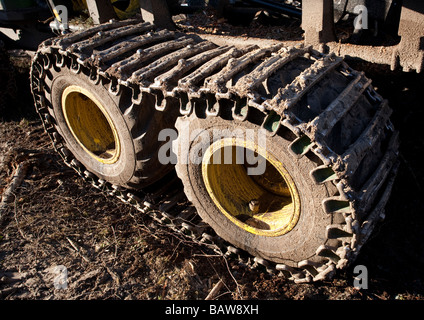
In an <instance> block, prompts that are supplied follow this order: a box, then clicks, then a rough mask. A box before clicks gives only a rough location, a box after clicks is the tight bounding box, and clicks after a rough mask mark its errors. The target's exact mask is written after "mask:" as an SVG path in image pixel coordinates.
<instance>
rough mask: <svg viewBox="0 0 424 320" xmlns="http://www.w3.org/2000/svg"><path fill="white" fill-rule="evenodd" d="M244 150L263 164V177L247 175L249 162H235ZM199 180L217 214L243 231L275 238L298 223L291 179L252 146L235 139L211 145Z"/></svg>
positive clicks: (273, 160) (297, 202) (269, 156)
mask: <svg viewBox="0 0 424 320" xmlns="http://www.w3.org/2000/svg"><path fill="white" fill-rule="evenodd" d="M246 150H247V151H248V152H250V153H251V154H254V155H256V157H257V158H258V159H259V163H262V165H263V163H264V162H265V164H266V166H265V167H264V168H265V170H264V172H263V174H261V175H249V174H248V171H247V168H248V164H247V162H249V161H246V160H245V161H244V162H243V159H247V157H246V156H241V157H239V158H237V157H238V156H237V155H243V154H244V155H245V154H246ZM252 152H254V153H252ZM229 154H230V155H231V161H228V159H229V158H228V155H229ZM240 159H241V161H240ZM250 162H251V161H250ZM256 166H257V165H256ZM202 177H203V182H204V184H205V187H206V190H207V192H208V193H209V195H210V197H211V199H212V201H213V202H214V204H215V205H216V206H217V207H218V209H219V210H220V212H222V213H223V214H224V215H225V216H226V217H227V218H228V219H229V220H230V221H231V222H232V223H234V224H235V225H237V226H238V227H240V228H241V229H243V230H245V231H248V232H250V233H253V234H255V235H260V236H268V237H277V236H281V235H283V234H285V233H287V232H289V231H291V230H292V229H293V228H294V227H295V225H296V223H297V221H298V219H299V215H300V198H299V193H298V191H297V188H296V185H295V184H294V181H293V179H292V177H291V176H290V175H289V173H288V172H287V170H286V169H285V168H284V167H283V165H282V164H281V162H279V161H278V160H277V159H276V158H275V157H274V156H273V155H272V154H270V153H269V152H267V151H266V150H264V149H263V148H261V147H260V146H258V145H257V144H255V143H253V142H250V141H244V140H240V139H237V138H225V139H221V140H218V141H216V142H214V143H213V144H212V145H211V146H209V147H208V148H207V149H206V151H205V155H204V157H203V160H202Z"/></svg>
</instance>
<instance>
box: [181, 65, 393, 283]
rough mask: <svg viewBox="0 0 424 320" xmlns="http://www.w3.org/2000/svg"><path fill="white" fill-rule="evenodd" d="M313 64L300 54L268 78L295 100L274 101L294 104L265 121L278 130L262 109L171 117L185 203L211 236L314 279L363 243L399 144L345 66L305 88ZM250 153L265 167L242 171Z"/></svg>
mask: <svg viewBox="0 0 424 320" xmlns="http://www.w3.org/2000/svg"><path fill="white" fill-rule="evenodd" d="M315 67H316V65H314V64H313V61H308V60H307V58H305V57H302V58H301V59H298V61H296V59H294V61H293V62H291V63H289V64H288V65H286V66H285V67H284V68H283V69H282V70H279V71H277V72H275V74H273V75H271V76H270V77H269V78H268V79H267V81H268V86H269V88H268V90H267V91H268V92H269V91H271V92H272V91H273V90H275V93H273V94H272V95H271V96H275V95H278V94H280V95H281V97H285V95H284V94H283V89H281V88H285V89H284V90H286V91H289V89H290V83H292V84H293V83H294V84H296V85H295V86H294V87H295V88H296V96H300V97H301V98H300V99H297V101H296V100H289V99H287V100H286V101H284V99H281V100H280V101H279V105H289V103H290V101H291V102H293V101H296V102H295V103H291V105H290V109H288V108H287V109H286V114H285V115H284V116H285V117H286V121H282V122H281V118H279V117H278V116H276V115H275V114H274V115H273V116H274V117H275V116H276V118H277V123H278V122H281V124H280V125H277V126H275V123H274V125H270V122H269V120H267V119H269V118H270V117H269V116H268V115H269V111H267V110H262V111H261V110H259V109H255V108H252V107H248V110H247V115H246V114H245V115H244V116H243V117H242V118H241V119H240V116H238V117H235V116H234V115H235V113H234V106H233V105H230V106H229V107H228V106H226V105H225V103H221V105H220V107H219V112H215V113H212V114H211V113H209V114H207V112H206V110H207V108H208V107H207V105H206V104H204V105H202V104H201V103H198V104H197V105H196V107H195V108H193V111H192V112H191V114H189V115H186V116H184V117H180V118H178V119H177V123H176V128H177V130H178V131H179V138H178V140H177V141H176V142H175V144H174V148H173V149H174V152H175V153H176V154H177V158H178V162H177V165H176V172H177V174H178V176H179V178H180V179H181V181H182V183H183V185H184V191H185V193H186V195H187V198H188V199H189V200H190V201H191V202H192V203H193V204H194V206H195V207H196V209H197V211H198V214H199V215H200V216H201V217H202V219H203V220H204V221H205V222H206V223H208V224H209V225H210V226H211V227H212V228H213V229H214V230H215V232H216V233H217V234H218V236H220V237H221V238H223V239H225V240H226V241H227V242H228V243H230V244H232V245H233V246H235V247H237V248H240V249H243V250H245V251H247V252H248V253H249V254H251V255H253V256H254V257H257V258H259V259H261V260H260V261H263V259H265V260H267V261H272V262H273V263H276V264H277V265H279V266H280V268H282V270H287V268H306V269H307V270H308V272H310V276H311V277H316V279H320V277H321V276H322V273H320V271H322V270H327V271H326V272H329V271H328V270H329V269H330V268H328V266H329V265H331V266H332V267H334V268H336V267H337V268H343V267H345V266H346V265H347V264H348V263H349V262H351V261H352V260H353V257H354V256H356V255H357V252H358V251H359V248H360V246H361V245H362V243H363V242H364V241H365V238H366V235H365V233H364V234H361V232H360V231H359V230H361V227H362V228H363V227H364V226H366V225H367V224H374V223H375V222H376V221H378V220H380V218H381V217H382V216H383V214H382V213H381V209H382V206H383V207H384V204H385V202H386V201H387V194H388V193H389V192H390V189H391V185H392V184H393V179H394V176H395V174H394V172H395V171H396V164H395V163H396V155H397V149H398V138H397V133H396V132H395V131H393V128H392V125H391V123H390V121H389V120H388V118H389V116H390V113H391V112H390V109H389V108H388V107H387V101H384V100H383V99H381V98H380V97H378V96H377V95H376V93H375V91H373V90H371V91H368V90H367V88H368V87H369V84H370V81H369V80H368V79H366V78H365V77H364V75H363V74H362V73H359V72H353V74H347V73H345V70H347V69H346V68H348V66H347V65H346V64H343V68H341V69H337V68H335V69H334V70H330V71H328V72H327V74H326V76H325V77H322V78H321V79H319V80H317V81H314V82H313V83H312V84H311V83H310V82H308V81H307V80H305V79H302V76H303V77H305V75H308V74H314V68H315ZM293 74H294V76H293ZM299 74H301V75H300V76H299V77H297V78H296V76H298V75H299ZM354 74H355V76H354ZM234 78H236V79H237V78H238V76H235V77H234ZM293 78H295V79H293ZM287 79H289V81H288V82H286V81H287ZM297 81H299V82H298V83H296V82H297ZM300 81H304V82H305V83H308V85H305V84H302V83H301V82H300ZM232 85H233V86H237V82H236V81H235V83H234V82H233V83H232ZM272 85H275V86H276V87H277V88H280V89H278V90H277V89H272V88H271V86H272ZM302 90H303V91H302ZM286 94H287V96H289V97H291V98H292V96H291V95H288V93H287V92H286ZM288 110H290V111H291V113H289V112H287V111H288ZM297 124H299V125H297ZM261 135H262V136H263V137H264V138H263V139H262V140H261V138H260V137H261ZM230 149H232V150H233V151H231V152H230V151H229V150H230ZM226 150H228V153H227V155H229V156H230V157H229V158H228V156H227V155H225V153H226V152H227V151H226ZM234 150H238V152H239V153H237V151H234ZM246 150H247V151H246ZM248 151H252V152H253V155H256V157H257V166H258V167H259V164H260V163H261V161H262V164H263V163H264V162H265V163H266V166H265V167H264V168H266V170H262V171H263V172H262V173H261V172H259V173H260V174H253V171H252V174H249V173H248V172H249V171H248V170H249V168H250V169H252V163H253V162H252V161H249V158H248V156H247V152H248ZM240 152H241V153H240ZM237 154H241V156H240V158H237ZM243 154H244V156H243ZM258 155H259V156H258ZM215 156H216V157H215ZM214 157H215V158H214ZM239 159H241V161H240V160H239ZM243 161H244V162H243ZM391 170H393V171H391ZM290 270H293V269H290Z"/></svg>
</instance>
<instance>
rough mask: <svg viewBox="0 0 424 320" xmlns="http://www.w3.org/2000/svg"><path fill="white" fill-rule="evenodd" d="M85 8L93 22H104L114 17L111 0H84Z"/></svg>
mask: <svg viewBox="0 0 424 320" xmlns="http://www.w3.org/2000/svg"><path fill="white" fill-rule="evenodd" d="M86 1H87V9H88V13H89V14H90V17H91V18H92V19H93V22H94V24H100V23H104V22H106V21H109V20H110V19H116V13H115V11H114V10H113V6H112V2H110V1H109V0H86Z"/></svg>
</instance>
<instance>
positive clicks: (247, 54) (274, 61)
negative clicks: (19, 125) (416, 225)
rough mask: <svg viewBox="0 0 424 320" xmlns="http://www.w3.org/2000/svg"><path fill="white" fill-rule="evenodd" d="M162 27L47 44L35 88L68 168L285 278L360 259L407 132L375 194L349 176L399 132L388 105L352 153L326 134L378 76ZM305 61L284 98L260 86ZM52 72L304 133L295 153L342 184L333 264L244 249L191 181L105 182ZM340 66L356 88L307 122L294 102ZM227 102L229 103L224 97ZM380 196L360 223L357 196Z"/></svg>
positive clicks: (321, 179)
mask: <svg viewBox="0 0 424 320" xmlns="http://www.w3.org/2000/svg"><path fill="white" fill-rule="evenodd" d="M136 23H138V24H136ZM134 24H135V25H134ZM154 29H155V27H154V26H153V25H148V24H145V23H139V21H134V20H128V21H120V22H114V21H111V22H109V23H107V24H104V25H100V26H97V27H94V28H93V29H89V30H86V31H82V32H80V33H76V34H70V35H65V36H62V37H60V38H58V39H54V40H48V41H46V42H45V43H43V44H42V45H41V46H40V48H39V50H38V52H37V54H36V55H35V57H34V59H33V64H32V69H31V75H30V77H31V88H32V92H33V96H34V101H35V104H36V110H37V112H38V114H39V115H40V118H41V120H42V123H43V126H44V128H45V130H46V132H47V134H48V135H49V136H50V138H51V140H52V141H53V146H54V148H55V150H56V151H57V152H58V153H59V155H60V156H61V157H62V158H63V160H64V162H65V163H66V165H68V166H69V167H71V168H73V169H75V171H76V172H78V174H79V175H80V176H81V177H82V178H83V179H84V180H86V181H87V182H88V183H91V185H93V186H94V187H95V188H97V189H99V190H102V191H104V192H106V193H107V194H110V195H112V196H115V197H117V198H118V199H120V200H121V201H123V202H124V203H127V204H129V205H131V206H133V207H135V208H136V209H138V210H139V211H140V212H142V213H147V214H149V215H150V216H151V217H152V218H153V219H154V220H155V221H156V222H158V223H160V224H161V225H165V226H167V227H169V228H170V229H171V230H173V231H174V232H177V233H179V234H183V235H184V236H186V237H188V238H189V239H190V240H191V241H194V242H196V243H198V244H200V245H204V246H207V247H209V248H211V249H212V250H215V251H216V252H219V253H221V254H223V256H231V257H233V258H235V259H236V261H238V262H239V263H240V264H242V265H245V266H247V267H249V268H260V269H263V270H266V271H267V272H269V273H271V274H279V275H283V276H286V277H288V278H289V279H291V280H293V281H295V282H297V283H302V282H310V281H320V280H325V279H329V278H330V277H331V276H332V275H333V274H334V272H335V271H336V269H338V268H343V267H345V266H346V265H347V264H348V263H349V262H350V261H351V260H352V258H353V257H355V256H356V255H357V253H358V251H359V248H360V247H361V246H362V245H363V243H364V242H365V240H366V239H367V238H368V237H369V235H370V234H371V231H372V229H373V225H374V224H375V223H376V222H377V221H378V220H379V219H380V218H382V217H384V205H385V203H386V201H387V198H388V196H389V194H390V191H391V188H392V185H393V180H394V176H395V173H396V169H397V165H396V155H397V148H396V146H397V142H396V139H397V135H396V134H394V133H393V134H392V135H391V136H392V137H393V138H392V139H391V142H390V143H389V144H388V147H387V148H386V149H387V150H386V152H385V153H384V157H383V159H382V160H381V164H380V166H379V167H378V169H377V170H376V172H375V174H374V175H373V176H372V177H370V178H369V180H367V182H366V183H365V184H364V186H365V187H366V188H370V189H371V190H373V192H372V193H370V192H368V193H361V191H355V192H353V191H352V190H351V189H350V188H349V187H348V186H347V181H348V180H347V177H346V176H349V175H350V174H351V173H350V172H351V171H352V170H353V171H354V170H355V169H357V166H358V165H359V160H358V159H359V158H358V159H356V160H355V161H354V162H352V163H351V160H352V159H351V158H349V155H351V154H355V155H357V157H363V156H365V154H366V153H367V151H368V149H369V148H372V145H373V144H374V143H375V142H376V141H375V139H377V137H378V136H379V134H381V132H382V130H386V129H387V130H389V131H390V130H392V129H391V124H390V121H389V120H388V115H387V109H386V104H385V103H382V104H381V105H380V107H379V108H378V110H377V111H376V113H375V116H374V120H375V121H372V122H371V123H370V125H369V128H368V129H367V130H365V131H364V133H363V135H362V136H361V137H359V138H358V140H357V142H356V143H354V144H353V145H352V146H351V147H350V149H349V150H347V151H346V154H336V153H335V152H334V151H332V150H331V149H330V148H329V147H328V146H327V145H326V143H325V137H326V136H327V135H328V134H329V132H330V131H331V129H332V128H333V127H334V126H335V125H336V123H337V122H338V121H340V119H341V117H342V116H343V114H344V113H347V112H349V109H350V108H352V106H353V103H354V101H356V100H355V99H357V98H358V97H359V96H360V95H361V94H362V93H363V92H364V91H366V90H367V91H369V95H370V97H374V98H375V99H376V100H379V99H380V97H379V96H378V95H377V94H376V93H375V92H374V90H373V89H372V88H371V86H370V82H369V80H368V79H366V78H365V77H364V75H363V74H360V73H357V72H354V71H353V70H351V69H350V68H349V67H347V66H346V65H345V64H344V63H343V61H342V60H341V59H340V58H338V57H335V56H334V55H322V54H321V53H319V52H317V51H314V50H312V49H311V48H309V47H308V48H303V47H298V48H282V47H281V45H277V46H274V47H271V48H266V49H259V48H258V47H255V46H250V47H243V48H235V47H232V46H227V47H217V46H216V45H214V44H213V43H210V42H208V41H199V40H198V39H196V38H195V37H189V36H187V35H184V34H179V33H176V32H170V31H166V30H159V31H154ZM99 32H100V33H99ZM302 57H307V58H308V59H311V60H312V61H315V62H313V64H312V66H311V67H308V68H306V69H305V71H303V72H301V73H300V74H299V75H298V76H297V77H295V78H294V79H293V80H292V81H291V83H289V84H288V85H287V86H286V87H285V88H281V89H280V90H279V91H278V93H277V94H276V95H275V96H273V97H271V98H264V97H262V96H261V93H260V92H259V90H258V87H260V86H261V83H263V82H264V81H266V80H267V79H268V78H269V77H270V76H271V75H272V74H273V73H275V72H276V71H277V70H278V69H281V68H283V67H284V66H285V65H287V64H289V63H291V62H293V61H295V60H296V59H300V58H302ZM293 63H295V62H293ZM252 65H254V67H253V68H252V67H250V69H249V68H248V66H252ZM50 68H69V69H71V70H72V71H74V72H76V73H79V72H83V73H84V74H87V77H88V78H89V79H90V80H91V81H93V82H99V81H102V82H103V84H104V85H108V86H109V91H110V92H111V93H112V94H116V95H118V94H120V92H121V91H122V90H130V92H132V103H133V104H134V105H136V104H140V102H141V101H142V99H144V98H145V95H146V94H147V95H154V96H155V97H156V109H157V110H159V111H163V112H166V111H167V101H168V99H176V100H178V102H179V105H180V113H181V115H182V116H184V115H185V114H188V113H190V112H192V111H193V110H194V108H196V107H197V105H198V101H199V100H204V101H206V102H207V103H206V113H207V115H209V116H219V114H220V112H222V110H223V109H222V108H230V109H231V110H226V111H227V114H228V111H230V112H231V114H233V117H234V119H236V120H240V121H246V120H247V119H248V115H249V113H250V112H252V110H253V109H255V110H256V111H257V112H259V113H260V114H262V115H263V118H264V121H263V123H262V127H263V128H265V129H266V130H268V131H270V132H272V133H276V132H277V131H278V130H280V129H281V128H285V129H287V130H289V131H291V132H292V133H293V134H294V135H295V136H296V138H295V139H294V140H293V142H292V144H291V148H290V150H289V151H290V152H294V153H295V154H296V155H297V156H299V157H301V156H304V155H306V154H307V153H309V152H312V153H313V154H315V155H316V156H317V157H318V158H319V159H320V160H321V161H322V163H323V165H322V166H319V167H318V168H317V169H315V170H314V171H313V172H311V178H312V180H311V181H315V183H330V184H332V185H334V186H335V187H336V189H337V192H336V193H335V194H334V195H333V196H332V197H330V198H328V199H325V201H324V202H323V210H325V211H326V212H328V214H333V215H339V216H341V217H342V221H340V222H339V223H338V224H334V225H330V226H328V228H327V237H328V239H337V240H338V241H337V242H336V243H337V245H336V246H328V245H325V244H323V245H322V246H320V247H319V248H317V250H316V255H317V256H321V257H324V258H325V259H324V261H325V262H324V263H317V262H313V261H309V260H304V261H301V262H300V263H299V264H298V266H297V267H291V266H286V265H283V264H276V263H274V262H271V261H267V260H264V259H262V258H260V257H254V256H251V255H250V254H248V253H246V252H244V251H242V250H240V249H237V248H234V247H233V246H232V245H231V244H229V243H228V242H226V241H225V240H223V239H222V238H220V237H219V236H217V235H216V234H215V232H214V231H213V230H212V228H210V227H209V226H208V225H206V224H205V223H204V222H203V221H202V220H201V218H200V217H199V216H198V215H197V214H196V210H195V208H194V207H193V206H192V205H191V204H190V203H189V202H188V200H187V199H186V197H185V196H184V194H183V192H182V190H183V189H182V187H180V189H179V190H177V192H176V193H172V192H173V191H175V186H174V185H173V184H170V185H169V186H168V185H165V186H162V189H160V190H159V188H158V189H157V192H155V191H151V192H149V193H147V192H145V191H143V190H138V191H132V190H126V189H123V188H121V187H118V186H115V185H112V184H110V183H109V182H107V181H104V180H102V179H99V178H98V177H97V176H95V175H94V174H92V173H90V172H89V171H87V169H86V168H85V167H84V166H83V165H82V164H81V163H79V162H78V161H77V160H76V159H75V158H74V156H73V155H72V153H71V152H70V151H69V150H68V149H67V147H66V145H65V144H64V142H63V140H62V138H61V136H60V134H59V133H58V131H57V130H56V128H55V120H54V119H53V117H52V116H51V114H50V113H49V110H48V109H49V107H48V106H47V105H46V98H45V89H48V88H45V82H44V79H45V77H46V71H47V70H49V69H50ZM334 70H338V72H339V73H340V74H342V75H344V76H346V78H347V79H349V80H350V81H351V82H350V83H349V85H348V86H347V87H346V89H345V90H344V91H343V92H342V93H341V94H340V95H339V97H337V99H336V100H334V101H333V102H332V103H331V104H330V106H329V107H328V108H327V109H326V110H323V111H322V112H321V113H320V114H319V115H317V116H316V117H313V118H312V119H311V121H302V120H301V119H299V117H298V116H296V114H295V113H294V111H293V108H294V106H295V105H297V104H298V103H299V101H300V100H301V99H302V97H304V96H305V95H306V94H307V93H308V91H309V90H311V89H312V88H313V87H314V86H315V85H316V84H317V83H318V82H319V81H321V79H323V78H324V77H326V76H327V75H328V74H329V73H331V72H333V71H334ZM242 71H243V73H244V75H243V76H242V77H241V78H239V81H237V82H236V83H233V81H232V80H233V78H234V76H235V75H236V74H239V73H241V72H242ZM224 100H225V101H226V102H227V103H222V102H223V101H224ZM380 101H382V100H381V99H380ZM228 102H230V103H228ZM382 118H384V121H382ZM366 145H368V146H367V147H366V148H365V147H364V146H366ZM365 149H367V150H365ZM171 185H172V186H171ZM365 187H364V188H365ZM377 191H378V192H377ZM377 194H378V197H377V198H376V199H373V200H374V201H372V203H371V204H372V206H371V207H367V211H368V212H371V213H370V214H368V215H367V216H365V217H364V219H359V217H358V215H357V213H356V211H357V209H356V205H355V201H365V200H367V201H366V202H367V203H370V202H371V201H369V200H370V199H368V198H369V197H371V196H376V195H377ZM163 195H165V196H163ZM365 198H367V199H365ZM339 220H340V219H339Z"/></svg>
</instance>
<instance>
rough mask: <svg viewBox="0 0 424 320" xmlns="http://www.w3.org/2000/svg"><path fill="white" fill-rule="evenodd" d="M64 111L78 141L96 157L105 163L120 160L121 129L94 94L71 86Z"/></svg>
mask: <svg viewBox="0 0 424 320" xmlns="http://www.w3.org/2000/svg"><path fill="white" fill-rule="evenodd" d="M62 111H63V114H64V116H65V120H66V123H67V125H68V128H69V130H70V131H71V133H72V135H73V136H74V138H75V140H76V141H77V142H78V144H79V145H80V146H81V147H82V148H83V149H84V150H85V151H86V152H87V153H88V154H89V155H90V156H91V157H92V158H94V159H95V160H97V161H99V162H101V163H104V164H112V163H115V162H116V161H118V159H119V156H120V153H121V144H120V141H119V138H118V133H117V130H116V128H115V125H114V124H113V122H112V120H111V119H110V117H109V115H108V113H107V112H106V110H105V109H104V107H103V106H102V104H101V103H100V102H99V101H98V100H97V99H96V98H95V97H94V96H93V95H92V94H91V92H89V91H88V90H86V89H84V88H82V87H79V86H76V85H72V86H69V87H67V88H66V89H65V90H64V92H63V95H62Z"/></svg>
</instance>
